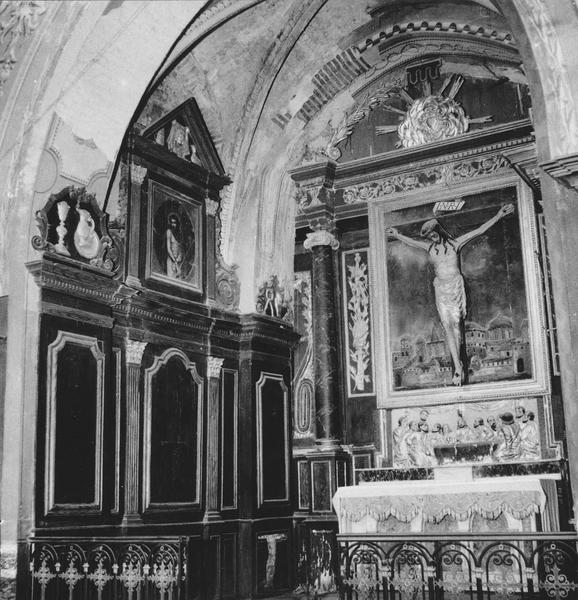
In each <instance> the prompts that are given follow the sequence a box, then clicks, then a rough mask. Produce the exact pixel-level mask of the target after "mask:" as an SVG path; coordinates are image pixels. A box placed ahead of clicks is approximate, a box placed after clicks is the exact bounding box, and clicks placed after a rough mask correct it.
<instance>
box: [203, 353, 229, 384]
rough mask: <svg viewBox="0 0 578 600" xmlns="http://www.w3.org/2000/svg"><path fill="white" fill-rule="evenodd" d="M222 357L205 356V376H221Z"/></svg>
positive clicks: (216, 377) (215, 377)
mask: <svg viewBox="0 0 578 600" xmlns="http://www.w3.org/2000/svg"><path fill="white" fill-rule="evenodd" d="M224 360H225V359H224V358H217V357H216V356H207V376H208V377H211V378H214V379H218V378H219V377H220V376H221V369H222V367H223V361H224Z"/></svg>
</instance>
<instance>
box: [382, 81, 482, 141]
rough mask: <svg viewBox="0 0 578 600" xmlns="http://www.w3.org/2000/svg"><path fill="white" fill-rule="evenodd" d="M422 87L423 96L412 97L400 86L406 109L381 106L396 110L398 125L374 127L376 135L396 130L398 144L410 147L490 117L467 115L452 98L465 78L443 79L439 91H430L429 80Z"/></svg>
mask: <svg viewBox="0 0 578 600" xmlns="http://www.w3.org/2000/svg"><path fill="white" fill-rule="evenodd" d="M424 83H427V84H426V85H424V86H423V89H424V96H423V97H421V98H416V99H414V98H412V97H411V96H410V95H409V93H408V92H407V90H406V89H404V88H401V89H400V91H399V95H400V96H401V98H402V99H403V100H404V101H405V102H406V104H407V106H408V108H407V110H406V111H402V110H400V109H399V108H396V107H394V106H391V105H390V104H382V106H383V107H384V108H385V109H387V110H390V111H392V112H396V113H399V114H400V115H401V116H400V120H401V122H400V124H399V125H384V126H379V127H376V128H375V130H376V133H377V135H384V134H388V133H394V132H397V134H398V135H399V140H400V141H399V143H398V144H397V146H398V147H399V146H402V147H404V148H413V147H415V146H421V145H422V144H429V143H431V142H439V141H442V140H447V139H449V138H453V137H455V136H457V135H461V134H462V133H466V132H467V131H468V129H469V126H470V123H487V122H489V121H491V120H492V117H491V116H484V117H477V118H474V119H471V118H469V117H468V116H467V115H466V113H465V111H464V109H463V108H462V106H461V105H460V104H459V103H458V102H457V101H456V100H455V99H454V98H455V96H456V94H457V93H458V92H459V90H460V88H461V87H462V85H463V83H464V78H463V77H461V76H458V77H448V78H446V80H445V82H444V84H443V86H442V89H441V91H440V93H439V94H432V93H431V85H429V82H424Z"/></svg>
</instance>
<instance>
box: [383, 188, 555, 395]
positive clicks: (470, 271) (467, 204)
mask: <svg viewBox="0 0 578 600" xmlns="http://www.w3.org/2000/svg"><path fill="white" fill-rule="evenodd" d="M454 199H455V198H452V197H450V198H447V197H446V198H437V197H434V198H431V197H429V198H424V199H423V200H424V201H422V202H419V198H418V199H417V201H416V202H414V203H411V204H410V203H407V202H406V203H405V205H402V204H401V203H400V202H389V203H382V204H381V205H380V206H377V207H374V208H373V218H374V226H373V235H375V236H376V237H378V238H379V239H378V240H377V243H376V244H375V245H373V244H372V248H374V252H376V253H377V255H376V256H375V257H374V260H375V264H376V271H377V279H378V282H379V283H378V286H377V290H376V291H375V293H374V302H373V307H374V311H376V312H378V313H380V314H379V315H378V319H377V321H378V327H377V333H376V335H378V336H379V337H380V338H381V341H380V344H379V346H380V349H381V356H380V360H382V361H383V363H382V364H385V365H386V369H379V368H378V369H376V371H377V372H378V373H379V372H380V371H381V386H382V389H383V395H382V398H383V401H382V403H381V405H382V406H401V405H403V404H404V403H407V402H408V401H409V404H412V403H414V399H418V398H419V399H420V402H421V404H423V403H424V402H425V403H429V404H434V403H441V402H444V401H447V400H452V399H453V400H461V401H467V400H474V399H481V398H490V397H492V396H494V397H495V396H496V393H499V394H500V395H501V396H502V397H504V394H506V395H511V396H520V395H523V394H529V393H541V392H542V393H543V392H546V391H547V370H546V367H545V345H544V334H543V328H542V326H541V322H542V306H541V296H542V294H541V293H540V291H539V289H540V288H539V278H538V271H537V269H538V265H537V263H536V258H535V252H534V249H535V248H536V231H535V223H534V214H533V207H532V204H531V202H530V199H529V198H527V197H525V196H524V195H523V194H520V193H519V190H518V189H517V188H515V187H504V188H502V189H495V190H492V191H484V192H481V193H476V194H470V195H463V196H460V198H459V201H456V202H451V201H452V200H454ZM408 204H409V205H408ZM379 255H381V256H382V257H385V259H386V260H383V258H382V259H381V260H379ZM496 386H499V388H498V387H496ZM498 390H499V391H498Z"/></svg>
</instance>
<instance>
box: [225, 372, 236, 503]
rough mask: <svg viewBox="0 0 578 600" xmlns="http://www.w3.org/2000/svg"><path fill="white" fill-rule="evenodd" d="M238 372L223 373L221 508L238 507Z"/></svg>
mask: <svg viewBox="0 0 578 600" xmlns="http://www.w3.org/2000/svg"><path fill="white" fill-rule="evenodd" d="M238 415H239V395H238V372H237V371H236V370H235V369H223V370H222V373H221V440H222V444H221V510H227V509H236V508H237V482H238V477H237V470H238V468H237V467H238V465H237V457H238V452H239V448H238Z"/></svg>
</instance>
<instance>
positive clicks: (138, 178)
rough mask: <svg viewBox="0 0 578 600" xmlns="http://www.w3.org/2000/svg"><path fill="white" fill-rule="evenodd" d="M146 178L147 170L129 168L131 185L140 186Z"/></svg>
mask: <svg viewBox="0 0 578 600" xmlns="http://www.w3.org/2000/svg"><path fill="white" fill-rule="evenodd" d="M146 176H147V168H146V167H141V166H139V165H131V166H130V180H131V181H132V182H133V183H136V184H138V185H142V182H143V181H144V178H145V177H146Z"/></svg>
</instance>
